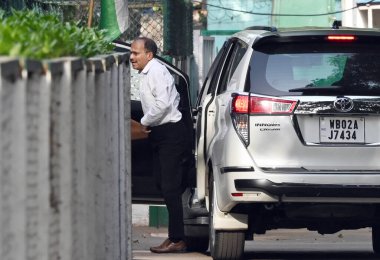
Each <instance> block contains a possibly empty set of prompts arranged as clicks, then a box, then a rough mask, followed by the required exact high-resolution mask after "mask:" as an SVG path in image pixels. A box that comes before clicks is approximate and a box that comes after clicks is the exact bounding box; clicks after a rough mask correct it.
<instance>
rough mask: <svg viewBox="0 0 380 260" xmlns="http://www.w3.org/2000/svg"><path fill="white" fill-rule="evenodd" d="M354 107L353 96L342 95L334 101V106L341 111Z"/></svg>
mask: <svg viewBox="0 0 380 260" xmlns="http://www.w3.org/2000/svg"><path fill="white" fill-rule="evenodd" d="M353 107H354V102H353V101H352V99H351V98H348V97H341V98H337V99H336V100H335V101H334V108H335V109H336V110H337V111H340V112H348V111H350V110H351V109H352V108H353Z"/></svg>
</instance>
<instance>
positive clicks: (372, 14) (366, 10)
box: [342, 0, 380, 28]
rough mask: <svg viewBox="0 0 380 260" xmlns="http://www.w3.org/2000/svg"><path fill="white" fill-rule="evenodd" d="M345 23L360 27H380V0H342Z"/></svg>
mask: <svg viewBox="0 0 380 260" xmlns="http://www.w3.org/2000/svg"><path fill="white" fill-rule="evenodd" d="M342 9H343V10H349V11H347V12H345V13H344V14H343V19H342V22H343V25H344V26H348V27H359V28H380V0H374V1H371V2H370V1H369V0H342Z"/></svg>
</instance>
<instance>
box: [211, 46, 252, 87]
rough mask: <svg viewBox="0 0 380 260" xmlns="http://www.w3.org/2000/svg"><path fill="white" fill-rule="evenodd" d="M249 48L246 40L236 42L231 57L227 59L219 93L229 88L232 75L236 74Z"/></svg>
mask: <svg viewBox="0 0 380 260" xmlns="http://www.w3.org/2000/svg"><path fill="white" fill-rule="evenodd" d="M247 49H248V45H247V44H245V43H244V42H242V41H240V40H238V41H236V42H234V46H233V49H232V52H231V56H230V57H231V58H230V59H229V60H228V61H227V62H228V66H227V68H226V70H225V72H224V73H223V77H222V79H221V81H220V87H219V88H218V94H220V93H223V92H224V91H225V90H226V89H227V85H228V83H229V82H230V80H231V77H232V75H233V74H234V72H235V70H236V68H237V66H238V65H239V62H240V60H241V58H242V57H243V56H244V54H245V52H246V51H247Z"/></svg>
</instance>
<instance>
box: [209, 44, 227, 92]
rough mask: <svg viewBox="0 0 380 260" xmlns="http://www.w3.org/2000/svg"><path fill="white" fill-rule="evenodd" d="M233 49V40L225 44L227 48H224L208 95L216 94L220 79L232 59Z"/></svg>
mask: <svg viewBox="0 0 380 260" xmlns="http://www.w3.org/2000/svg"><path fill="white" fill-rule="evenodd" d="M232 47H233V41H232V40H229V41H227V43H226V44H225V48H223V52H222V53H221V57H220V60H219V62H218V64H217V65H216V68H215V73H214V74H213V75H212V77H211V81H210V87H209V89H208V91H207V93H208V94H209V93H215V90H216V88H217V86H218V82H219V80H220V77H221V75H223V73H224V71H225V70H226V67H227V64H228V60H229V59H230V57H231V48H232ZM221 51H222V50H221Z"/></svg>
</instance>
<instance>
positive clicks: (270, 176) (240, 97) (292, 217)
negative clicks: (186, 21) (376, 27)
mask: <svg viewBox="0 0 380 260" xmlns="http://www.w3.org/2000/svg"><path fill="white" fill-rule="evenodd" d="M196 110H197V115H196V117H197V121H196V137H195V139H196V149H195V150H196V168H197V179H196V193H195V195H196V196H197V198H196V200H194V201H199V202H202V201H203V202H205V205H206V207H207V209H208V212H209V236H210V251H211V255H212V257H213V258H214V259H237V258H240V257H241V256H242V254H243V251H244V241H245V240H249V239H253V234H263V233H265V232H266V231H267V230H271V229H277V228H307V229H309V230H315V231H318V232H319V233H321V234H330V233H335V232H337V231H340V230H342V229H359V228H364V227H372V237H373V249H374V252H375V253H380V221H379V220H380V32H379V31H370V30H358V29H306V30H287V31H277V30H276V29H275V28H256V27H253V28H248V29H247V30H244V31H242V32H239V33H237V34H235V35H233V36H232V37H231V38H230V39H229V40H227V41H226V42H225V44H224V46H223V48H222V49H221V50H220V51H219V53H218V56H217V57H216V59H215V61H214V63H213V65H212V67H211V69H210V71H209V74H208V76H207V78H206V80H205V83H204V85H203V88H202V90H201V92H200V95H199V99H198V102H197V108H196Z"/></svg>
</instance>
